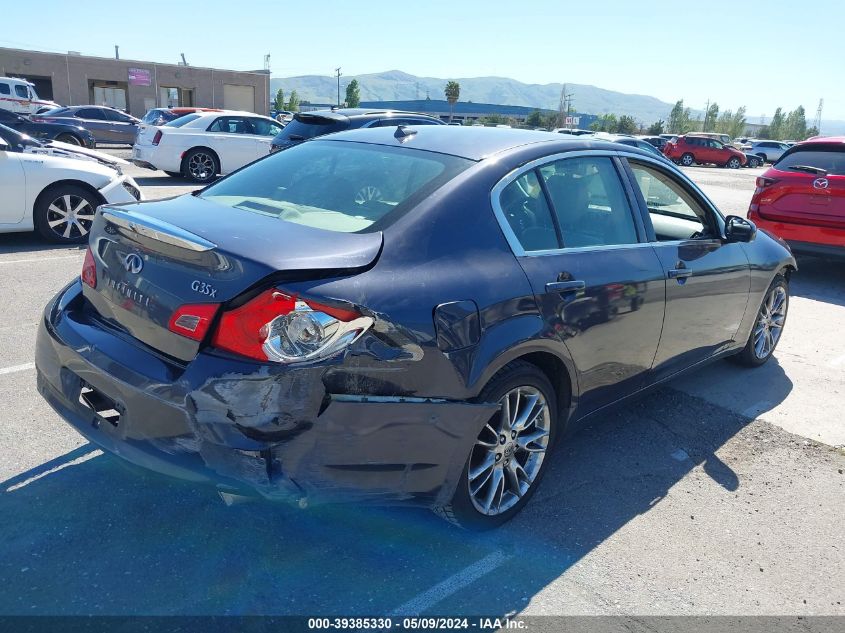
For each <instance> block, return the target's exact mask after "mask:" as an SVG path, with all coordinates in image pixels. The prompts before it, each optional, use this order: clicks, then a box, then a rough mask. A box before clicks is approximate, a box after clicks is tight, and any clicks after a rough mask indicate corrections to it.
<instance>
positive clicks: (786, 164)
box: [775, 147, 845, 176]
mask: <svg viewBox="0 0 845 633" xmlns="http://www.w3.org/2000/svg"><path fill="white" fill-rule="evenodd" d="M810 168H815V169H816V170H819V171H820V170H824V171H825V172H826V173H828V174H830V175H834V176H843V175H845V148H834V147H831V148H825V149H822V148H810V147H807V148H806V149H804V148H801V149H798V150H793V151H792V152H790V153H789V154H786V155H784V157H783V158H781V159H780V160H779V161H778V162H777V163H775V169H779V170H781V171H805V172H812V169H810Z"/></svg>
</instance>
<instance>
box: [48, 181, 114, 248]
mask: <svg viewBox="0 0 845 633" xmlns="http://www.w3.org/2000/svg"><path fill="white" fill-rule="evenodd" d="M98 204H100V201H99V200H98V199H97V197H96V196H95V195H94V194H93V193H92V192H90V191H88V190H87V189H83V188H82V187H79V186H77V185H70V184H67V185H55V186H53V187H50V188H49V189H47V190H46V191H44V192H43V193H42V194H41V195H40V196H38V199H37V200H36V201H35V217H34V218H33V219H34V220H35V228H36V229H37V230H38V232H39V233H40V234H41V235H42V236H43V237H44V238H46V239H48V240H50V241H51V242H57V243H60V244H80V243H83V242H87V241H88V233H89V232H90V231H91V225H92V224H93V223H94V215H95V213H96V210H97V205H98Z"/></svg>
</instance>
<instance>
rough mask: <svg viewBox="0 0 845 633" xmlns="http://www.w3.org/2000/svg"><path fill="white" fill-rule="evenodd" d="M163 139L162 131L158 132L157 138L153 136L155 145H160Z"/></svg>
mask: <svg viewBox="0 0 845 633" xmlns="http://www.w3.org/2000/svg"><path fill="white" fill-rule="evenodd" d="M161 137H162V133H161V130H156V133H155V136H153V145H158V142H159V141H160V140H161Z"/></svg>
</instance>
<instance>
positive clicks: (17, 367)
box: [0, 363, 35, 376]
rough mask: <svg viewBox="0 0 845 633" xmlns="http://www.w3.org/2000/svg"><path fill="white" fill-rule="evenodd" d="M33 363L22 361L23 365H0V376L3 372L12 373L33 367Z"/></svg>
mask: <svg viewBox="0 0 845 633" xmlns="http://www.w3.org/2000/svg"><path fill="white" fill-rule="evenodd" d="M34 368H35V363H24V364H23V365H12V366H11V367H0V376H2V375H3V374H14V373H15V372H16V371H26V370H27V369H34Z"/></svg>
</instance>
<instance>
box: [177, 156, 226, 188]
mask: <svg viewBox="0 0 845 633" xmlns="http://www.w3.org/2000/svg"><path fill="white" fill-rule="evenodd" d="M219 173H220V163H219V162H218V160H217V156H215V155H214V152H212V151H211V150H207V149H203V148H197V149H192V150H191V151H190V152H188V153H187V154H186V155H185V159H184V160H183V162H182V174H183V175H184V176H185V178H188V179H190V180H193V181H194V182H200V183H207V182H211V181H212V180H214V179H215V178H217V174H219Z"/></svg>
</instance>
